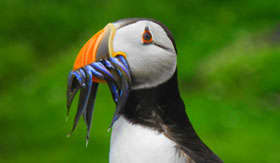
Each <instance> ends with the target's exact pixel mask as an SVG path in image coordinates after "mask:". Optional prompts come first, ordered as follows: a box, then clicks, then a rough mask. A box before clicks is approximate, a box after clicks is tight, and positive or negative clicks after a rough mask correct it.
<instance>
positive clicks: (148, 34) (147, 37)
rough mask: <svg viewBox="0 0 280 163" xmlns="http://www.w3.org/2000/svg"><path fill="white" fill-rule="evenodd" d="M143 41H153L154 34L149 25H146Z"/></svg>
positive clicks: (147, 42) (146, 42) (148, 42)
mask: <svg viewBox="0 0 280 163" xmlns="http://www.w3.org/2000/svg"><path fill="white" fill-rule="evenodd" d="M142 42H143V43H144V44H150V43H152V42H153V37H152V34H151V32H150V30H149V27H145V30H144V32H143V34H142Z"/></svg>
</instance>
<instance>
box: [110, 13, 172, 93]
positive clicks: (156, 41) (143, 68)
mask: <svg viewBox="0 0 280 163" xmlns="http://www.w3.org/2000/svg"><path fill="white" fill-rule="evenodd" d="M113 24H114V26H116V28H117V31H116V34H115V36H114V38H113V47H114V51H121V52H124V53H125V54H126V58H127V61H128V64H129V66H130V69H131V74H132V78H133V82H132V84H131V87H132V89H143V88H151V87H156V86H157V85H160V84H162V83H164V82H165V81H167V80H168V79H169V78H171V76H172V75H173V74H174V72H175V70H176V58H177V54H176V46H175V43H174V40H173V37H172V35H171V33H170V32H169V30H168V29H167V28H166V27H165V26H164V25H163V24H161V23H159V22H157V21H155V20H153V19H137V18H134V19H123V20H119V21H117V22H115V23H113Z"/></svg>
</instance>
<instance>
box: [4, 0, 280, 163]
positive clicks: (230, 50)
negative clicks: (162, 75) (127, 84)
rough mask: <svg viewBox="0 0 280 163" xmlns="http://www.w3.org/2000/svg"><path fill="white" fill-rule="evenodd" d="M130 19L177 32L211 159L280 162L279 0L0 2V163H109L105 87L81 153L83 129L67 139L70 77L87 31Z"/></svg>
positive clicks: (185, 82) (187, 91)
mask: <svg viewBox="0 0 280 163" xmlns="http://www.w3.org/2000/svg"><path fill="white" fill-rule="evenodd" d="M127 17H149V18H154V19H157V20H160V21H161V22H162V23H164V24H166V25H167V26H168V27H169V29H170V30H171V31H172V33H173V34H174V37H175V40H176V43H177V48H178V70H179V82H180V90H181V94H182V97H183V99H184V102H185V105H186V107H187V112H188V115H189V117H190V119H191V121H192V123H193V125H194V128H195V129H196V131H197V132H198V134H199V135H200V136H201V138H202V139H203V140H204V142H205V143H206V144H207V145H209V146H210V147H211V149H212V150H213V151H215V152H216V153H217V154H218V155H219V156H220V157H221V158H222V159H223V160H224V161H225V162H226V163H240V162H246V163H248V162H262V163H274V162H275V163H276V162H280V152H279V148H280V141H279V138H280V125H279V124H280V118H279V116H280V68H279V65H280V46H279V45H280V26H279V24H280V19H279V18H280V1H279V0H267V1H264V0H247V1H243V0H234V1H221V0H186V1H176V0H172V1H170V0H165V1H148V0H142V1H132V0H124V1H117V0H103V1H92V0H81V1H66V0H60V1H51V0H49V1H44V0H1V1H0V20H1V21H0V54H1V64H0V131H1V133H0V162H96V163H103V162H104V163H106V162H108V151H109V138H110V133H108V132H107V131H106V130H107V128H108V126H109V124H110V121H111V118H112V113H113V110H114V104H113V102H112V100H111V97H110V93H109V91H108V88H107V87H106V86H105V85H103V86H102V87H101V89H100V90H99V93H98V97H97V102H96V112H95V114H94V121H93V123H94V124H93V129H92V132H91V139H90V142H89V146H88V148H85V134H86V129H85V125H84V124H83V123H79V126H78V129H77V131H76V132H75V133H74V135H73V136H72V137H71V138H66V134H67V133H68V132H69V131H70V129H71V126H72V120H73V116H74V113H75V112H76V108H75V107H73V108H72V112H71V116H70V120H69V121H68V122H65V117H66V104H65V101H66V100H65V99H66V97H65V96H66V95H65V94H66V83H67V75H68V72H69V71H70V70H71V68H72V65H73V62H74V59H75V57H76V54H77V53H78V51H79V49H80V48H81V47H82V45H83V44H84V43H85V42H86V41H87V40H88V39H89V38H90V37H91V36H92V35H93V34H94V33H96V32H97V31H98V30H99V29H101V28H103V27H104V26H105V25H106V24H107V23H108V22H112V21H116V20H118V19H120V18H127ZM76 104H77V100H76V101H75V103H74V105H73V106H75V105H76Z"/></svg>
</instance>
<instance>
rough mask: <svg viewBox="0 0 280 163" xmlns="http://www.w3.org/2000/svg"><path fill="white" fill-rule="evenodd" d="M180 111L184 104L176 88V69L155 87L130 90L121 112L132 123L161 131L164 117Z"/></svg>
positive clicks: (180, 112) (182, 109)
mask: <svg viewBox="0 0 280 163" xmlns="http://www.w3.org/2000/svg"><path fill="white" fill-rule="evenodd" d="M182 111H183V112H184V104H183V101H182V99H181V97H180V94H179V90H178V83H177V70H176V71H175V73H174V74H173V76H172V77H171V78H170V79H169V80H168V81H166V82H165V83H163V84H161V85H159V86H157V87H153V88H147V89H139V90H131V92H130V94H129V96H128V100H127V104H126V105H125V108H124V109H123V112H122V113H121V114H122V115H124V117H125V118H126V119H128V120H129V121H130V122H132V123H134V124H140V125H144V126H147V127H152V128H154V129H156V130H158V131H160V132H162V126H161V124H163V123H164V122H163V120H164V119H165V117H166V116H175V115H177V114H182ZM171 112H172V115H170V113H171ZM184 113H185V112H184Z"/></svg>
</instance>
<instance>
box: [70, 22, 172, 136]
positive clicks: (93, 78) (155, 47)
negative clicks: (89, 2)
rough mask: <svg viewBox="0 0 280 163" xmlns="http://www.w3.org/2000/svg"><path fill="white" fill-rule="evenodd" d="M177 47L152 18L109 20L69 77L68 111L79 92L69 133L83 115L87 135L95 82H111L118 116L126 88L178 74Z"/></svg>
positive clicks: (156, 83)
mask: <svg viewBox="0 0 280 163" xmlns="http://www.w3.org/2000/svg"><path fill="white" fill-rule="evenodd" d="M176 52H177V51H176V46H175V43H174V40H173V37H172V35H171V33H170V32H169V30H168V29H167V28H166V27H165V26H164V25H163V24H161V23H159V22H158V21H155V20H153V19H142V18H130V19H122V20H119V21H116V22H114V23H109V24H107V25H106V26H105V27H104V28H103V29H102V30H100V31H99V32H98V33H96V34H95V35H93V37H91V38H90V39H89V40H88V41H87V43H86V44H85V45H84V46H83V47H82V49H81V50H80V52H79V54H78V56H77V57H76V61H75V63H74V67H73V70H72V71H71V72H70V75H69V78H68V89H67V108H68V112H69V109H70V107H71V103H72V100H73V98H74V97H75V95H76V93H77V92H78V91H79V90H80V98H79V104H78V111H77V114H76V116H75V120H74V126H73V129H72V132H73V131H74V129H75V128H76V125H77V123H78V121H79V118H80V116H81V115H83V117H84V119H85V121H86V124H87V127H88V135H87V138H88V136H89V130H90V128H91V119H92V112H93V108H94V100H95V97H96V91H97V86H98V84H99V83H102V82H106V83H107V84H108V85H109V88H110V90H111V93H112V96H113V99H114V101H115V103H116V111H115V114H114V118H113V122H112V124H113V123H114V121H115V120H117V119H118V117H119V115H120V113H121V111H122V108H124V106H125V104H126V100H127V98H128V96H129V92H130V90H131V89H132V90H139V89H149V88H154V87H157V86H159V85H161V84H162V83H165V82H166V81H168V80H169V79H170V78H171V77H172V76H173V75H174V73H175V72H176V58H177V54H176Z"/></svg>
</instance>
